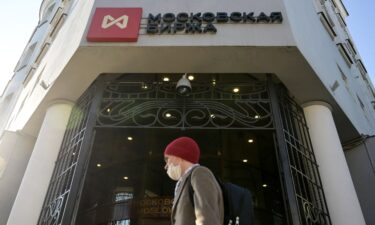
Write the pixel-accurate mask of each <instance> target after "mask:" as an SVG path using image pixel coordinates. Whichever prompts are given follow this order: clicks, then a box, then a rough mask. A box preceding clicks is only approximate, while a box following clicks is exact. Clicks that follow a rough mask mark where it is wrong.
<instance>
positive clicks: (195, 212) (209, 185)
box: [171, 166, 224, 225]
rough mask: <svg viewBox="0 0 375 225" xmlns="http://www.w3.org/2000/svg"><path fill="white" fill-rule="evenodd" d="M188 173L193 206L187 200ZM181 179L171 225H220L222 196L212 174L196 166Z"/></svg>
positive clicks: (222, 207) (188, 199)
mask: <svg viewBox="0 0 375 225" xmlns="http://www.w3.org/2000/svg"><path fill="white" fill-rule="evenodd" d="M190 173H192V174H191V185H192V187H193V189H194V206H193V203H192V202H191V200H190V198H189V184H188V182H189V179H187V178H188V177H189V174H190ZM181 179H182V180H181V183H180V185H179V187H178V189H177V190H176V196H175V198H174V201H173V207H172V217H171V219H172V225H222V224H223V221H224V202H223V195H222V193H221V189H220V186H219V184H218V183H217V181H216V179H215V177H214V175H213V174H212V172H211V171H210V170H209V169H208V168H206V167H203V166H197V167H196V168H194V169H193V170H191V171H189V172H188V173H186V174H184V175H183V177H182V178H181ZM194 207H195V208H194Z"/></svg>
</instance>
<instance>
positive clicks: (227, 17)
mask: <svg viewBox="0 0 375 225" xmlns="http://www.w3.org/2000/svg"><path fill="white" fill-rule="evenodd" d="M282 21H283V16H282V14H281V12H271V13H269V14H266V13H264V12H260V13H259V14H256V13H254V12H232V13H226V12H217V13H213V12H205V13H190V14H189V13H186V12H181V13H178V14H174V13H165V14H163V15H162V14H161V13H159V14H157V15H154V14H149V15H148V21H147V28H146V30H147V33H148V34H166V33H168V34H175V33H177V32H184V33H191V34H195V33H216V32H217V28H216V27H215V24H223V23H233V24H236V23H241V24H246V23H247V24H276V23H282Z"/></svg>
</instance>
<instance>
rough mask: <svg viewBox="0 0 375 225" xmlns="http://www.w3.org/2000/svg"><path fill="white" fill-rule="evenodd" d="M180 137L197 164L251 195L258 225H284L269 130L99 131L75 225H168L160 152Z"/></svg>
mask: <svg viewBox="0 0 375 225" xmlns="http://www.w3.org/2000/svg"><path fill="white" fill-rule="evenodd" d="M129 136H132V137H133V138H134V139H133V141H128V139H127V137H129ZM179 136H190V137H192V138H194V139H195V140H196V141H197V142H198V143H199V145H200V147H201V160H200V164H202V165H204V166H207V167H209V168H210V169H211V170H212V171H213V172H214V173H215V174H216V175H218V176H219V177H221V178H222V179H223V180H224V181H231V182H233V183H236V184H239V185H241V186H243V187H246V188H248V189H249V190H250V191H251V192H252V194H253V202H254V206H255V217H256V224H262V225H281V224H286V221H285V220H286V219H285V210H284V204H283V198H282V190H281V185H280V179H279V172H278V169H277V168H278V166H277V161H276V156H275V152H276V151H275V145H274V137H273V132H272V131H247V130H219V129H218V130H185V131H181V130H177V129H120V128H118V129H115V128H97V130H96V135H95V141H94V143H93V147H92V154H91V159H90V163H89V165H88V170H87V174H86V178H85V182H84V188H83V191H82V197H81V199H80V203H79V210H78V214H77V218H76V225H115V224H116V225H167V224H170V212H171V207H172V203H173V193H174V185H175V182H174V181H172V180H171V179H169V178H168V176H167V175H166V172H165V170H164V168H163V167H164V163H165V162H164V157H163V151H164V148H165V145H166V144H168V143H169V142H170V141H171V140H173V139H175V138H177V137H179ZM250 138H251V139H252V140H254V141H253V142H251V143H250V142H249V139H250ZM245 160H246V162H245ZM98 162H100V163H101V164H102V166H101V167H100V168H99V167H97V166H96V165H97V163H98ZM125 176H126V177H127V178H128V179H125V178H124V177H125Z"/></svg>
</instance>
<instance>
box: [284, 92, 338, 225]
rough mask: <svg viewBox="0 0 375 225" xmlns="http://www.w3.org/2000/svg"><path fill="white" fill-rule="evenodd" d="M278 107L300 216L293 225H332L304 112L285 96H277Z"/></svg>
mask: <svg viewBox="0 0 375 225" xmlns="http://www.w3.org/2000/svg"><path fill="white" fill-rule="evenodd" d="M279 106H280V112H281V117H282V125H283V134H284V139H283V140H282V141H283V142H284V143H285V147H286V151H287V156H288V159H289V171H288V172H289V173H291V178H292V181H293V188H294V193H295V198H296V201H297V204H296V206H297V207H296V208H297V209H298V212H299V223H297V222H296V221H293V222H294V223H293V224H303V225H331V224H332V223H331V220H330V217H329V213H328V208H327V204H326V201H325V196H324V192H323V187H322V183H321V180H320V175H319V172H318V165H317V162H316V159H315V155H314V152H313V149H312V144H311V140H310V136H309V133H308V128H307V125H306V121H305V117H304V113H303V110H302V108H301V107H300V106H299V105H298V104H297V103H296V102H295V101H294V100H293V99H291V98H290V97H288V96H287V95H286V94H285V93H284V94H281V95H280V102H279ZM279 141H280V140H279ZM281 151H282V150H281Z"/></svg>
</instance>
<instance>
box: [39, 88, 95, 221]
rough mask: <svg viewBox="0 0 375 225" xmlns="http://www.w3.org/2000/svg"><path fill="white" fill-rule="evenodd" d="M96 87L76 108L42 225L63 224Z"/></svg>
mask: <svg viewBox="0 0 375 225" xmlns="http://www.w3.org/2000/svg"><path fill="white" fill-rule="evenodd" d="M95 90H96V88H95V86H93V87H91V89H90V90H89V91H87V92H86V93H85V94H84V95H83V96H82V97H81V98H80V99H79V100H78V101H77V104H76V105H75V107H74V108H73V110H72V113H71V116H70V118H69V122H68V126H67V130H66V132H65V135H64V139H63V142H62V145H61V148H60V152H59V155H58V158H57V161H56V165H55V169H54V171H53V175H52V179H51V181H50V185H49V188H48V191H47V195H46V198H45V200H44V204H43V208H42V211H41V215H40V217H39V221H38V225H58V224H61V223H62V219H63V214H64V213H65V210H66V208H67V207H66V206H67V200H68V197H69V195H70V192H71V187H72V183H73V182H72V180H73V177H74V176H75V173H76V167H77V162H78V159H79V158H80V157H82V156H81V152H82V148H83V142H84V139H85V137H86V133H87V129H86V128H87V126H86V125H87V121H88V117H89V109H90V106H91V102H92V100H93V98H94V95H95Z"/></svg>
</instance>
